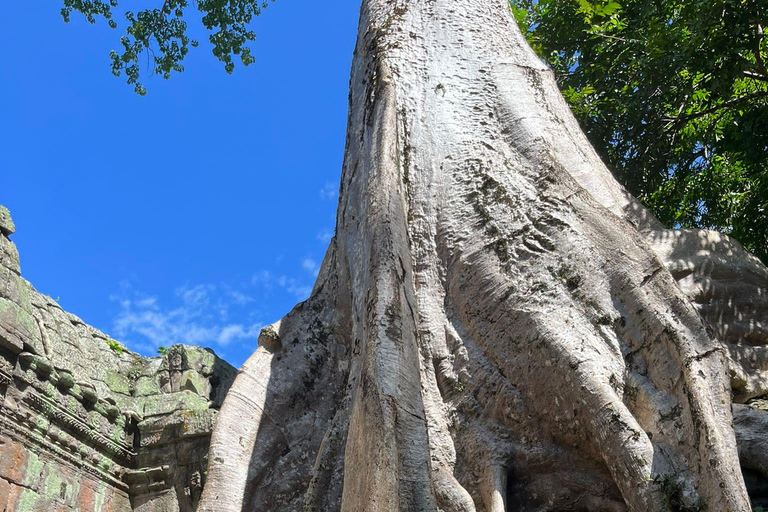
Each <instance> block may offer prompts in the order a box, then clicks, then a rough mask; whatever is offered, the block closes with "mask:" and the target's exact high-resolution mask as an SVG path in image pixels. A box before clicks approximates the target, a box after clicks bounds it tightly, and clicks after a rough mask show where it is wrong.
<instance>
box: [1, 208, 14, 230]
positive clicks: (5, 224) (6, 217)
mask: <svg viewBox="0 0 768 512" xmlns="http://www.w3.org/2000/svg"><path fill="white" fill-rule="evenodd" d="M15 232H16V225H15V224H14V223H13V219H11V212H9V211H8V208H6V207H5V206H3V205H1V204H0V234H2V235H3V236H10V235H12V234H14V233H15Z"/></svg>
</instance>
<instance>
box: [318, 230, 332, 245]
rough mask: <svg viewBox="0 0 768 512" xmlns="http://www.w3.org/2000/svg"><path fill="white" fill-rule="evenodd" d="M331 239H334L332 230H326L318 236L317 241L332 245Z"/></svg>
mask: <svg viewBox="0 0 768 512" xmlns="http://www.w3.org/2000/svg"><path fill="white" fill-rule="evenodd" d="M331 238H333V231H331V230H330V229H324V230H322V231H321V232H319V233H318V234H317V239H318V240H320V241H321V242H323V243H324V244H328V243H330V242H331Z"/></svg>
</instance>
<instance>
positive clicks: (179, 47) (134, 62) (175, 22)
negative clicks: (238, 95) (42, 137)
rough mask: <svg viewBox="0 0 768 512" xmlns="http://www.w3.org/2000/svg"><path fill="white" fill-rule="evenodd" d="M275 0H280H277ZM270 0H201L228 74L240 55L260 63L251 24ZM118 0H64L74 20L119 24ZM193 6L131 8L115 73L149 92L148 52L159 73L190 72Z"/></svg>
mask: <svg viewBox="0 0 768 512" xmlns="http://www.w3.org/2000/svg"><path fill="white" fill-rule="evenodd" d="M273 1H274V0H273ZM268 3H269V0H197V1H196V2H195V8H196V9H197V10H198V11H200V13H201V14H202V18H201V22H202V24H203V26H204V27H205V28H206V29H207V30H209V31H210V32H211V33H210V36H209V38H208V39H209V41H210V43H211V45H212V51H213V55H214V56H215V57H216V58H217V59H218V60H220V61H221V62H222V63H223V64H224V69H225V70H226V72H227V73H232V71H234V69H235V60H234V59H235V58H236V57H237V58H239V60H240V62H241V63H242V64H243V65H244V66H248V65H250V64H252V63H253V62H254V60H255V59H254V57H253V55H252V54H251V49H250V48H249V47H248V46H247V45H248V43H250V42H251V41H253V40H254V39H255V38H256V34H255V33H254V32H253V31H252V30H250V29H249V28H248V25H249V24H250V23H251V21H253V18H254V17H255V16H258V15H259V14H261V11H262V10H263V9H265V8H266V7H267V5H268ZM117 8H118V0H109V1H105V0H64V7H62V9H61V15H62V17H63V18H64V21H66V22H69V20H70V17H71V14H72V13H73V12H77V13H80V14H82V15H83V16H84V17H85V19H86V20H87V21H88V22H89V23H95V22H96V19H97V18H98V17H102V18H104V19H106V20H107V23H108V24H109V26H110V27H112V28H113V29H116V28H118V23H117V22H116V21H115V20H114V19H113V10H115V9H117ZM188 9H189V1H188V0H165V1H164V2H163V4H162V6H161V7H160V8H155V9H144V10H141V11H138V12H136V13H134V12H133V11H125V12H124V13H123V16H124V17H125V20H126V22H127V26H126V28H125V34H124V35H123V36H122V37H121V38H120V44H121V46H122V48H121V49H120V50H113V51H112V52H110V59H111V61H112V73H113V74H114V75H115V76H122V75H125V76H126V78H127V81H128V83H129V84H132V85H133V86H134V89H135V91H136V92H137V93H138V94H141V95H144V94H146V93H147V90H146V88H145V87H144V85H142V83H141V81H140V78H141V75H142V57H143V56H145V55H146V57H147V62H148V63H149V62H150V60H151V62H152V65H151V66H150V65H149V64H148V66H147V67H148V68H149V69H150V71H151V72H152V73H154V74H158V75H162V76H163V78H166V79H167V78H170V77H171V74H172V73H173V72H177V73H178V72H182V71H184V66H183V65H182V62H183V61H184V57H186V55H187V53H189V49H190V48H195V47H197V46H198V42H197V41H196V40H194V39H191V38H190V37H189V36H188V26H187V22H186V21H185V19H184V15H185V13H186V11H187V10H188Z"/></svg>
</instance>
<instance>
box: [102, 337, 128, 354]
mask: <svg viewBox="0 0 768 512" xmlns="http://www.w3.org/2000/svg"><path fill="white" fill-rule="evenodd" d="M105 342H106V344H107V346H108V347H109V348H110V349H112V350H113V351H115V352H117V353H118V354H119V355H123V352H124V351H125V349H124V348H123V346H122V345H121V344H120V343H119V342H117V341H115V340H113V339H108V340H105Z"/></svg>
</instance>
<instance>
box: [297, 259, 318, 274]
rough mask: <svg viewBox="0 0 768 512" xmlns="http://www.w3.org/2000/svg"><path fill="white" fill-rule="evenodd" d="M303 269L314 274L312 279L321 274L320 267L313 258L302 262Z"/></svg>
mask: <svg viewBox="0 0 768 512" xmlns="http://www.w3.org/2000/svg"><path fill="white" fill-rule="evenodd" d="M301 268H303V269H304V270H305V271H306V272H308V273H310V274H312V277H317V274H318V273H319V272H320V265H319V264H318V263H317V262H316V261H315V260H313V259H312V258H305V259H304V261H302V262H301Z"/></svg>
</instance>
